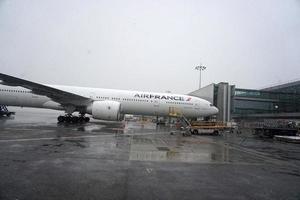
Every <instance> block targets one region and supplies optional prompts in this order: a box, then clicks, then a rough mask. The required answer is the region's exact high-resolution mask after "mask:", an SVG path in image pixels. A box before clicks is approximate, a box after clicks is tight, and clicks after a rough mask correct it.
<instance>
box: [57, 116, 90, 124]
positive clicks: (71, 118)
mask: <svg viewBox="0 0 300 200" xmlns="http://www.w3.org/2000/svg"><path fill="white" fill-rule="evenodd" d="M57 121H58V123H64V122H65V123H73V124H77V123H85V122H89V121H90V118H89V117H85V116H84V115H80V116H79V117H78V116H73V115H70V114H67V115H65V116H62V115H60V116H58V117H57Z"/></svg>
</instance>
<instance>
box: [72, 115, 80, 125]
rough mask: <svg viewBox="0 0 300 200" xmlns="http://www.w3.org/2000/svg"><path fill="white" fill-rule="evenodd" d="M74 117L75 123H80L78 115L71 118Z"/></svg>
mask: <svg viewBox="0 0 300 200" xmlns="http://www.w3.org/2000/svg"><path fill="white" fill-rule="evenodd" d="M71 119H72V122H73V123H74V124H75V123H78V121H79V118H78V117H77V116H74V117H72V118H71Z"/></svg>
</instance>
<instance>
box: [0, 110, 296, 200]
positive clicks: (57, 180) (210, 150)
mask: <svg viewBox="0 0 300 200" xmlns="http://www.w3.org/2000/svg"><path fill="white" fill-rule="evenodd" d="M57 116H58V112H52V111H43V110H42V111H41V110H31V109H23V110H17V113H16V116H15V117H14V118H11V119H8V118H1V119H0V151H1V154H0V199H1V200H2V199H14V200H15V199H30V200H32V199H130V200H131V199H180V200H182V199H298V200H299V199H300V190H299V188H300V145H299V144H289V143H283V142H278V141H274V140H272V139H265V140H262V139H258V138H253V137H252V136H250V135H248V134H246V133H243V134H241V135H238V136H237V135H234V134H230V133H224V134H223V135H222V136H191V137H183V136H182V135H181V134H179V133H178V134H175V135H170V129H169V128H167V127H164V126H156V125H155V124H152V123H150V122H103V121H97V120H91V122H90V123H87V124H76V125H75V124H69V125H66V124H57V123H56V117H57Z"/></svg>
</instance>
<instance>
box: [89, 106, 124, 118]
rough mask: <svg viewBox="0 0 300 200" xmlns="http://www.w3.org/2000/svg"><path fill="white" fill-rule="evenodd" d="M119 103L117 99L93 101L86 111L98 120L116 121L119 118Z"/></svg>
mask: <svg viewBox="0 0 300 200" xmlns="http://www.w3.org/2000/svg"><path fill="white" fill-rule="evenodd" d="M120 111H121V103H119V102H117V101H94V102H93V104H92V105H91V106H90V107H88V109H87V112H88V113H90V114H92V116H93V118H95V119H100V120H110V121H118V120H120V118H121V114H120Z"/></svg>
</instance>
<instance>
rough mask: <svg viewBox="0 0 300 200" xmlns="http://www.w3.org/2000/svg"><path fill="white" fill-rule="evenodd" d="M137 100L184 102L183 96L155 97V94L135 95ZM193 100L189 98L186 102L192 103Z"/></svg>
mask: <svg viewBox="0 0 300 200" xmlns="http://www.w3.org/2000/svg"><path fill="white" fill-rule="evenodd" d="M134 97H135V98H145V99H161V100H174V101H184V98H183V97H181V96H171V95H170V96H169V95H154V94H135V95H134ZM191 99H192V98H191V97H189V98H187V100H186V101H190V100H191Z"/></svg>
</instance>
